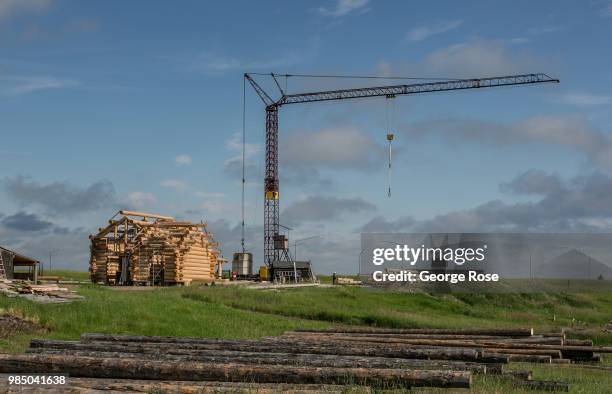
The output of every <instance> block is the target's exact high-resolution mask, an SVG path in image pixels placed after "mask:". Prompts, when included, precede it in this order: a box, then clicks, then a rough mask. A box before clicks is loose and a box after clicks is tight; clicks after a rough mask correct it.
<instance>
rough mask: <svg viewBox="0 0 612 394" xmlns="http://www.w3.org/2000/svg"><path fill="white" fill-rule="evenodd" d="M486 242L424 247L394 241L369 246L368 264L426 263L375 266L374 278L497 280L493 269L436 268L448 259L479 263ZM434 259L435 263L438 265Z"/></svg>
mask: <svg viewBox="0 0 612 394" xmlns="http://www.w3.org/2000/svg"><path fill="white" fill-rule="evenodd" d="M486 251H487V245H482V246H481V247H476V248H474V247H454V248H453V247H426V246H425V244H422V245H420V246H418V247H411V246H409V245H407V244H403V245H401V244H396V245H395V247H389V248H374V249H372V264H374V265H375V266H383V265H384V264H385V263H388V262H394V263H405V264H407V265H409V266H410V267H415V266H417V265H419V266H423V265H429V266H430V267H431V269H422V270H418V271H415V270H409V269H400V270H399V271H397V270H393V271H390V272H389V271H383V270H376V271H374V272H373V273H372V279H373V280H374V281H375V282H419V281H420V282H448V283H452V284H456V283H460V282H465V281H469V282H491V281H493V282H497V281H499V275H498V274H495V273H483V272H480V271H479V270H476V269H469V270H466V271H465V272H440V270H441V268H446V267H443V264H448V263H449V262H450V263H452V264H455V265H456V266H459V267H461V266H463V265H465V264H466V263H483V262H484V261H485V258H486V257H485V253H486ZM436 263H439V264H438V265H437V264H436Z"/></svg>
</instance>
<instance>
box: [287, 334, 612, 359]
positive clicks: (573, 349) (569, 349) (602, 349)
mask: <svg viewBox="0 0 612 394" xmlns="http://www.w3.org/2000/svg"><path fill="white" fill-rule="evenodd" d="M282 338H284V337H277V338H276V339H275V340H282ZM341 338H342V339H336V340H338V341H341V340H343V341H345V340H346V341H355V342H358V341H359V340H358V339H356V338H352V337H341ZM344 338H347V339H344ZM303 340H304V341H308V340H310V341H314V340H315V339H303ZM316 340H319V341H324V340H326V339H324V338H316ZM296 341H297V339H296ZM372 341H376V342H386V343H406V344H414V345H424V346H444V347H465V346H469V347H497V348H508V349H511V348H515V349H540V350H560V351H561V352H562V353H564V354H565V353H567V354H576V355H581V356H587V355H588V353H594V352H595V353H612V346H564V345H547V344H538V343H504V342H503V341H501V342H500V341H486V340H482V341H470V340H460V341H453V340H436V339H394V338H390V339H383V338H380V339H378V338H377V339H372ZM368 342H370V340H369V339H368ZM591 355H592V354H591Z"/></svg>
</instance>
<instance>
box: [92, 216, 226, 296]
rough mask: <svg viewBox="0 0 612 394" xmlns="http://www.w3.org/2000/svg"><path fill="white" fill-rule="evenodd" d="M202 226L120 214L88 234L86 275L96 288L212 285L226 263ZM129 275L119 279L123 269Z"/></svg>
mask: <svg viewBox="0 0 612 394" xmlns="http://www.w3.org/2000/svg"><path fill="white" fill-rule="evenodd" d="M205 228H206V224H202V223H199V224H198V223H190V222H178V221H176V220H174V218H171V217H167V216H161V215H155V214H146V213H141V212H131V211H119V213H117V214H116V215H115V216H113V217H112V218H111V220H109V224H108V226H106V227H104V228H100V229H99V232H98V233H97V234H95V235H91V236H90V239H91V258H90V274H91V280H92V281H93V282H94V283H104V284H118V283H119V282H120V281H121V284H189V283H191V282H192V281H211V280H213V279H214V278H215V273H216V272H218V270H217V269H216V268H217V266H218V265H219V264H222V263H223V262H224V260H223V259H221V258H219V254H220V252H219V250H218V249H217V246H218V244H217V243H215V242H213V240H212V234H210V233H208V232H206V230H205ZM124 262H127V264H129V270H127V271H128V272H127V274H129V275H127V274H126V272H124V274H123V276H124V277H123V278H121V279H120V277H121V272H120V271H121V268H122V264H123V263H124Z"/></svg>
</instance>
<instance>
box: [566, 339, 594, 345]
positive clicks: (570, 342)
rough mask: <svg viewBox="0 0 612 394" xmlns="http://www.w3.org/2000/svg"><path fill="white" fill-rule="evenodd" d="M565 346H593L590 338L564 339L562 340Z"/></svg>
mask: <svg viewBox="0 0 612 394" xmlns="http://www.w3.org/2000/svg"><path fill="white" fill-rule="evenodd" d="M563 345H565V346H593V340H592V339H565V340H564V341H563Z"/></svg>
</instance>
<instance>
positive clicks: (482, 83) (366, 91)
mask: <svg viewBox="0 0 612 394" xmlns="http://www.w3.org/2000/svg"><path fill="white" fill-rule="evenodd" d="M270 76H272V78H273V79H274V82H275V83H276V85H277V87H278V88H279V90H280V92H281V97H280V98H279V99H278V100H276V101H275V100H273V99H272V98H271V97H270V95H268V94H267V93H266V91H265V90H264V89H262V88H261V86H260V85H259V84H258V83H257V82H256V81H255V80H254V79H253V77H252V76H251V75H250V74H248V73H247V74H244V78H246V80H247V81H249V83H250V84H251V86H252V87H253V89H254V90H255V92H256V93H257V95H258V96H259V98H261V100H262V101H263V102H264V104H265V105H266V141H265V144H266V170H265V176H264V261H265V263H266V265H268V266H269V267H270V266H272V265H273V264H274V263H275V262H282V261H284V262H287V261H289V260H290V256H289V250H288V241H287V239H286V238H285V237H284V236H283V235H281V234H280V231H279V230H280V227H281V226H280V204H279V199H280V194H279V192H280V190H279V177H278V112H279V109H280V108H281V107H282V106H283V105H289V104H301V103H312V102H319V101H338V100H349V99H359V98H368V97H387V98H391V97H395V96H400V95H410V94H418V93H431V92H444V91H457V90H466V89H482V88H493V87H501V86H515V85H529V84H541V83H552V82H554V83H558V82H559V80H558V79H555V78H551V77H549V76H548V75H546V74H543V73H539V74H521V75H508V76H502V77H491V78H472V79H449V80H446V81H439V82H425V83H415V84H402V85H389V86H374V87H365V88H354V89H340V90H328V91H320V92H306V93H297V94H286V93H285V92H283V90H282V89H281V88H280V85H279V84H278V81H277V80H276V76H277V75H276V74H270ZM284 76H286V77H290V76H291V75H284Z"/></svg>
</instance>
